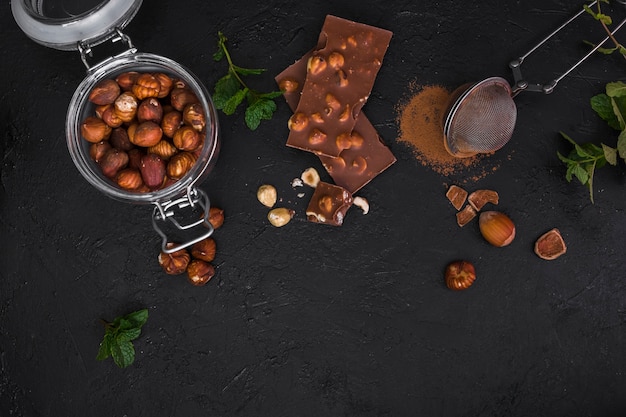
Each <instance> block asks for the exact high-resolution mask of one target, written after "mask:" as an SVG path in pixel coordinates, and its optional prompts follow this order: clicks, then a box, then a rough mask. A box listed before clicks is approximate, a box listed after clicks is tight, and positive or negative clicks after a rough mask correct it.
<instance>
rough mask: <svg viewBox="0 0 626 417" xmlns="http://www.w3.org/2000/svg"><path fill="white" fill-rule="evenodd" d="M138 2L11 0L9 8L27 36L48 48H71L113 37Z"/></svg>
mask: <svg viewBox="0 0 626 417" xmlns="http://www.w3.org/2000/svg"><path fill="white" fill-rule="evenodd" d="M141 3H142V0H88V1H80V2H68V1H67V0H65V1H64V0H56V1H50V0H48V1H45V0H14V1H12V2H11V10H12V12H13V18H14V19H15V21H16V22H17V24H18V26H19V27H20V29H22V31H23V32H24V33H25V34H26V35H27V36H28V37H29V38H31V39H32V40H34V41H35V42H37V43H40V44H42V45H44V46H47V47H50V48H55V49H60V50H64V51H71V50H77V49H78V47H79V44H80V43H82V44H87V45H90V46H94V45H98V44H100V43H102V42H105V41H107V40H109V39H111V38H112V37H114V36H115V35H116V34H117V31H118V30H119V29H123V28H124V27H126V25H127V24H128V23H129V22H130V21H131V20H132V19H133V17H135V15H136V14H137V11H138V10H139V7H141ZM77 5H78V6H77ZM71 6H74V7H75V9H71V8H70V7H71Z"/></svg>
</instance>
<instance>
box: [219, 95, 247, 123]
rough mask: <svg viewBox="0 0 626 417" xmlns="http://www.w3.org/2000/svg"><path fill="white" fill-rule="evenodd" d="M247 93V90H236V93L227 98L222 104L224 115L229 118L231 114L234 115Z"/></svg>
mask: <svg viewBox="0 0 626 417" xmlns="http://www.w3.org/2000/svg"><path fill="white" fill-rule="evenodd" d="M247 92H248V89H247V88H244V89H242V90H237V92H236V93H235V94H234V95H233V96H232V97H231V98H229V99H228V100H227V101H226V103H224V107H223V108H222V111H223V112H224V114H226V115H228V116H230V115H231V114H233V113H235V110H237V107H239V105H240V104H241V102H242V101H243V99H244V98H246V93H247Z"/></svg>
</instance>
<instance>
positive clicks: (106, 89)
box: [89, 79, 120, 105]
mask: <svg viewBox="0 0 626 417" xmlns="http://www.w3.org/2000/svg"><path fill="white" fill-rule="evenodd" d="M119 95H120V86H119V85H118V84H117V83H116V82H115V80H110V79H107V80H102V81H100V82H98V83H97V84H96V85H95V87H94V88H93V89H92V90H91V92H90V93H89V101H91V102H92V103H94V104H98V105H103V104H111V103H113V102H114V101H115V99H116V98H117V96H119Z"/></svg>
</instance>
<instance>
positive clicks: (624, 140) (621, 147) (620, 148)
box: [617, 131, 626, 160]
mask: <svg viewBox="0 0 626 417" xmlns="http://www.w3.org/2000/svg"><path fill="white" fill-rule="evenodd" d="M625 132H626V131H622V132H621V133H620V134H619V136H618V137H617V153H618V154H619V156H620V158H622V159H624V160H626V133H625Z"/></svg>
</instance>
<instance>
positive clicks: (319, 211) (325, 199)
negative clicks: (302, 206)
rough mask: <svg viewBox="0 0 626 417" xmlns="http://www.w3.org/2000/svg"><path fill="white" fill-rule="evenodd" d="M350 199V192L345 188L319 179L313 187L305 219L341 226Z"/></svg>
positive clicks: (349, 204)
mask: <svg viewBox="0 0 626 417" xmlns="http://www.w3.org/2000/svg"><path fill="white" fill-rule="evenodd" d="M352 201H353V200H352V194H351V193H350V192H349V191H348V190H346V189H345V188H343V187H339V186H338V185H334V184H329V183H327V182H323V181H321V182H320V183H319V184H317V187H315V192H314V193H313V195H312V196H311V201H309V205H308V207H307V209H306V216H307V219H308V220H309V221H311V222H314V223H324V224H329V225H332V226H341V225H342V224H343V219H344V218H345V216H346V212H347V211H348V209H349V208H350V206H351V205H352Z"/></svg>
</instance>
